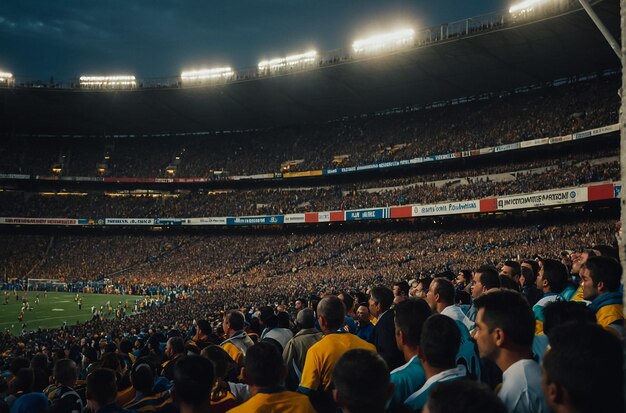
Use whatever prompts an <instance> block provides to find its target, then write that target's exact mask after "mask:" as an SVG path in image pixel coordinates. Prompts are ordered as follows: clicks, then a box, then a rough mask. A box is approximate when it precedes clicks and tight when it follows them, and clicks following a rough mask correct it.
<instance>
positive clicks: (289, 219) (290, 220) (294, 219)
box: [285, 214, 304, 224]
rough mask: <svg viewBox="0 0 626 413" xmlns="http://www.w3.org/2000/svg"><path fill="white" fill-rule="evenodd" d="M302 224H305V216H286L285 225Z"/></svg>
mask: <svg viewBox="0 0 626 413" xmlns="http://www.w3.org/2000/svg"><path fill="white" fill-rule="evenodd" d="M301 222H304V214H287V215H285V224H299V223H301Z"/></svg>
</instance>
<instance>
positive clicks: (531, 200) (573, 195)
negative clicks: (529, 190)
mask: <svg viewBox="0 0 626 413" xmlns="http://www.w3.org/2000/svg"><path fill="white" fill-rule="evenodd" d="M586 201H587V188H570V189H559V190H555V191H545V192H537V193H534V194H525V195H515V196H508V197H499V198H498V210H500V211H506V210H511V209H524V208H536V207H542V206H550V205H564V204H575V203H577V202H586Z"/></svg>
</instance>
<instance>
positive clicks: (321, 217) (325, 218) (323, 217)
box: [317, 212, 330, 222]
mask: <svg viewBox="0 0 626 413" xmlns="http://www.w3.org/2000/svg"><path fill="white" fill-rule="evenodd" d="M317 220H318V221H319V222H330V212H318V213H317Z"/></svg>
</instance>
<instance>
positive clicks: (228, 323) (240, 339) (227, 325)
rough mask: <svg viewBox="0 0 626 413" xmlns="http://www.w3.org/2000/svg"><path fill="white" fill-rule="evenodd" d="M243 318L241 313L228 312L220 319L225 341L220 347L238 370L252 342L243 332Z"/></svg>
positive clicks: (235, 311) (236, 311)
mask: <svg viewBox="0 0 626 413" xmlns="http://www.w3.org/2000/svg"><path fill="white" fill-rule="evenodd" d="M245 321H246V320H245V318H244V315H243V313H242V312H241V311H238V310H229V311H227V312H226V314H224V318H223V319H222V328H223V330H224V335H225V336H226V340H224V341H222V343H221V344H220V346H221V347H222V348H223V349H224V350H226V352H227V353H228V355H229V356H230V357H231V358H232V359H233V360H234V361H235V363H237V366H238V368H241V367H243V364H244V360H245V357H246V353H247V351H248V349H249V348H250V347H252V346H253V345H254V342H253V341H252V339H251V338H250V337H248V334H247V333H246V332H245V331H244V327H245Z"/></svg>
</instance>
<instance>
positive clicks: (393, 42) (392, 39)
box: [352, 29, 415, 53]
mask: <svg viewBox="0 0 626 413" xmlns="http://www.w3.org/2000/svg"><path fill="white" fill-rule="evenodd" d="M414 40H415V30H413V29H401V30H396V31H394V32H391V33H383V34H377V35H375V36H371V37H368V38H365V39H360V40H357V41H355V42H354V43H352V50H354V52H355V53H376V52H379V51H385V50H392V49H397V48H400V47H408V46H412V45H413V42H414Z"/></svg>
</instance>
